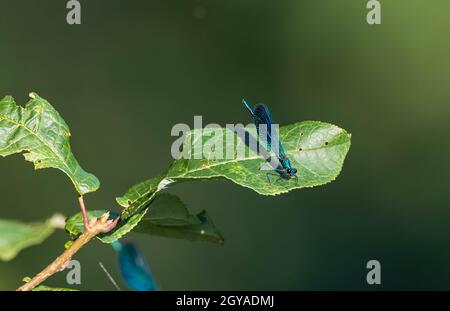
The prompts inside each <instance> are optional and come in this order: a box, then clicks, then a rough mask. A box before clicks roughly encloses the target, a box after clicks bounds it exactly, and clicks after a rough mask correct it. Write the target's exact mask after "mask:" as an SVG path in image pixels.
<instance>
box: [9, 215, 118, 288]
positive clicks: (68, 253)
mask: <svg viewBox="0 0 450 311" xmlns="http://www.w3.org/2000/svg"><path fill="white" fill-rule="evenodd" d="M118 220H119V218H117V219H115V220H109V212H107V213H105V214H103V215H102V216H101V217H99V218H97V219H93V220H92V221H91V222H90V223H89V226H88V228H87V229H86V230H84V232H83V233H82V234H81V235H80V236H79V237H78V238H77V239H76V240H75V241H74V242H73V244H72V245H71V246H70V247H69V248H68V249H66V250H65V251H64V253H62V254H61V255H60V256H59V257H58V258H56V259H55V260H54V261H53V262H52V263H51V264H50V265H48V266H47V268H45V269H44V270H42V271H41V272H40V273H39V274H37V275H36V276H35V277H34V278H32V279H31V280H30V281H29V282H27V283H25V284H24V285H22V286H21V287H19V288H18V289H17V291H31V290H32V289H33V288H35V287H36V286H38V285H39V284H41V283H42V282H44V281H45V280H46V279H47V278H49V277H50V276H52V275H53V274H55V273H57V272H60V271H63V270H64V269H65V268H66V267H67V265H68V264H69V262H70V260H72V257H73V255H75V253H76V252H78V251H79V250H80V248H82V247H83V246H84V245H85V244H86V243H88V242H89V241H90V240H92V238H94V237H95V236H96V235H97V234H100V233H105V232H108V231H110V230H111V229H113V228H114V227H115V226H116V225H117V222H118Z"/></svg>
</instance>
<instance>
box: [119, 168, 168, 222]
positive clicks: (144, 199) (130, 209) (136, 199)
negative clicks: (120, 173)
mask: <svg viewBox="0 0 450 311" xmlns="http://www.w3.org/2000/svg"><path fill="white" fill-rule="evenodd" d="M172 182H173V181H172V180H170V179H167V178H166V177H165V175H164V174H162V175H160V176H158V177H155V178H151V179H149V180H146V181H144V182H141V183H139V184H137V185H134V186H133V187H131V188H130V189H129V190H128V191H127V193H125V194H124V195H123V196H121V197H118V198H116V201H117V203H119V204H120V205H121V206H123V207H124V209H123V210H122V213H121V218H122V219H127V218H129V217H131V216H132V215H134V214H135V213H137V212H139V211H141V210H142V209H144V208H145V207H146V206H148V204H149V203H150V202H151V201H152V200H153V198H154V197H155V196H156V194H157V193H158V192H159V191H161V190H163V189H165V188H166V187H167V186H168V185H169V184H171V183H172Z"/></svg>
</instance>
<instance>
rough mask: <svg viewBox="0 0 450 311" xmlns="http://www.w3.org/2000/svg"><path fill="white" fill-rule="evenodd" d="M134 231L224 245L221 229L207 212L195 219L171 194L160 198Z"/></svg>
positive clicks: (161, 195) (162, 195)
mask: <svg viewBox="0 0 450 311" xmlns="http://www.w3.org/2000/svg"><path fill="white" fill-rule="evenodd" d="M133 231H134V232H137V233H146V234H151V235H159V236H163V237H168V238H175V239H184V240H190V241H206V242H213V243H219V244H223V242H224V239H223V237H222V234H221V233H220V231H219V229H218V228H217V227H216V225H215V224H214V222H213V221H212V220H211V218H210V217H209V216H208V215H207V213H206V212H205V211H203V212H201V213H199V214H198V215H197V216H193V215H191V214H190V213H189V211H188V210H187V208H186V206H185V205H184V203H183V202H181V200H180V199H179V198H178V197H177V196H174V195H171V194H160V195H158V196H157V197H156V198H155V200H154V201H153V202H152V204H151V205H150V207H149V211H148V213H147V215H146V216H145V217H144V218H143V219H142V220H141V221H140V222H139V224H138V225H137V226H136V228H135V229H134V230H133Z"/></svg>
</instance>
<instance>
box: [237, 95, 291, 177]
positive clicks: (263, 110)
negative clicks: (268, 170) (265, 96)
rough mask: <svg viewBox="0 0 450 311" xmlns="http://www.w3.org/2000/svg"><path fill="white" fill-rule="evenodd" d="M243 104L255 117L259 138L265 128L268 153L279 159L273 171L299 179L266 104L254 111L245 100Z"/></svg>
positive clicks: (255, 108)
mask: <svg viewBox="0 0 450 311" xmlns="http://www.w3.org/2000/svg"><path fill="white" fill-rule="evenodd" d="M242 103H243V104H244V106H245V107H246V108H247V109H248V111H249V112H250V114H251V115H252V117H253V120H254V122H255V125H256V130H257V133H258V136H260V126H261V125H263V126H264V129H265V131H266V133H264V134H263V135H264V136H266V140H267V151H269V152H270V151H271V150H272V151H273V152H274V154H275V156H276V157H277V159H278V163H277V165H274V166H273V169H274V170H275V171H276V172H277V173H278V174H279V175H280V177H281V178H284V179H290V178H291V177H294V176H295V177H297V176H296V174H297V169H296V168H293V167H292V165H291V161H290V160H289V157H288V156H287V155H286V151H285V150H284V147H283V144H282V143H281V140H280V138H279V137H278V133H277V132H276V130H275V129H274V127H273V126H272V125H273V122H272V115H271V114H270V110H269V108H268V107H267V106H266V105H264V104H257V105H256V106H255V107H254V108H253V109H252V108H250V106H249V105H248V104H247V102H246V101H245V99H243V100H242ZM272 131H273V132H272ZM272 147H275V148H272ZM266 160H267V161H269V162H272V161H271V159H267V158H266ZM269 181H270V180H269Z"/></svg>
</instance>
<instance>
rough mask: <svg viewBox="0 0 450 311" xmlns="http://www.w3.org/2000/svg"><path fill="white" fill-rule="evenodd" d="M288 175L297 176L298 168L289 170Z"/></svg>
mask: <svg viewBox="0 0 450 311" xmlns="http://www.w3.org/2000/svg"><path fill="white" fill-rule="evenodd" d="M287 172H288V174H289V175H291V176H294V175H295V174H297V169H296V168H290V169H288V170H287Z"/></svg>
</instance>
